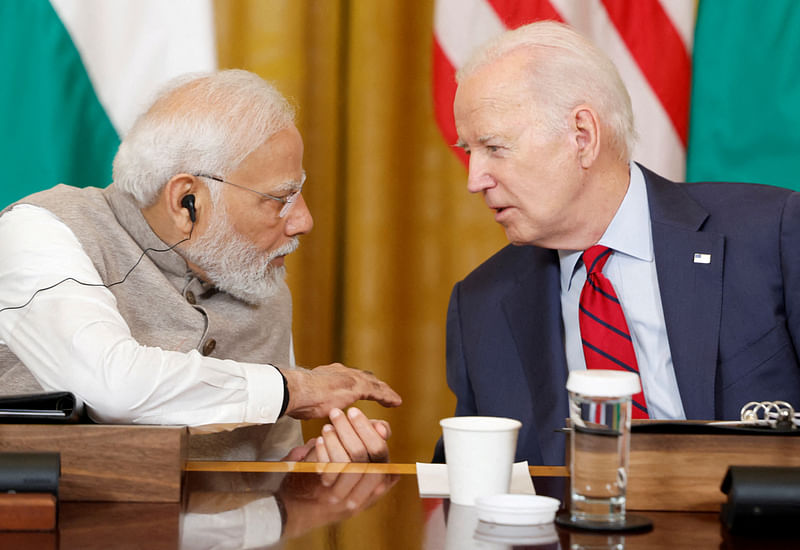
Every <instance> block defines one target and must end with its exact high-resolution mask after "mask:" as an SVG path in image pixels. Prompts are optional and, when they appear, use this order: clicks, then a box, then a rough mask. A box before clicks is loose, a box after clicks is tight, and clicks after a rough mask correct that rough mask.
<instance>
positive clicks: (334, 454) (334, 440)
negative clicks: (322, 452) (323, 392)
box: [322, 409, 351, 462]
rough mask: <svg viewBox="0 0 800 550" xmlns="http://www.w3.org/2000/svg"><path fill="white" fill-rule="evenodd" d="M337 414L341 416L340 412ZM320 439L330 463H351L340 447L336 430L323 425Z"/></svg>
mask: <svg viewBox="0 0 800 550" xmlns="http://www.w3.org/2000/svg"><path fill="white" fill-rule="evenodd" d="M334 410H336V409H334ZM339 414H342V413H341V411H339ZM322 439H323V440H324V441H325V448H326V449H327V451H328V456H329V457H330V461H331V462H351V460H350V455H349V454H348V452H347V451H346V450H345V448H344V446H343V445H342V442H341V440H340V438H339V435H338V433H337V431H336V428H334V427H333V426H332V425H331V424H325V425H324V426H323V427H322Z"/></svg>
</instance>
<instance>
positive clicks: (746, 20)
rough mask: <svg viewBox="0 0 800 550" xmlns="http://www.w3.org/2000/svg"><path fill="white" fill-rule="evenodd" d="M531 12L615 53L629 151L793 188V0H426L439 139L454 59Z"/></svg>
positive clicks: (701, 176)
mask: <svg viewBox="0 0 800 550" xmlns="http://www.w3.org/2000/svg"><path fill="white" fill-rule="evenodd" d="M540 19H552V20H557V21H562V22H564V23H567V24H569V25H571V26H573V27H574V28H576V29H577V30H579V31H581V32H582V33H583V34H584V35H586V36H588V37H589V38H590V39H591V40H592V41H593V42H594V43H595V44H597V46H598V47H600V48H601V49H602V50H603V51H605V52H606V54H607V55H608V56H609V57H610V58H611V59H612V60H613V61H614V62H615V64H616V65H617V68H618V69H619V71H620V74H621V76H622V79H623V80H624V81H625V84H626V86H627V87H628V90H629V92H630V94H631V101H632V103H633V111H634V117H635V120H636V127H637V130H638V132H639V136H640V139H639V142H638V143H637V145H636V148H635V149H634V152H633V158H634V160H637V161H639V162H642V163H643V164H645V165H646V166H648V167H649V168H651V169H653V170H655V171H656V172H659V173H661V174H662V175H664V176H666V177H668V178H671V179H674V180H684V179H686V180H688V181H700V180H721V181H753V182H759V183H769V184H773V185H781V186H784V187H791V188H794V189H800V183H798V182H800V180H799V179H798V178H796V177H795V176H794V166H795V165H796V164H797V161H798V160H800V114H798V113H800V110H799V109H798V108H797V105H799V104H800V71H799V70H797V59H798V57H800V2H797V1H796V0H770V1H769V2H756V1H755V0H699V2H698V1H697V0H524V1H523V0H436V7H435V13H434V53H433V67H434V69H433V79H434V105H435V111H436V116H437V122H438V124H439V127H440V128H441V130H442V133H443V134H444V136H445V139H447V140H448V142H449V143H453V142H455V128H454V125H453V115H452V101H453V96H454V94H455V81H454V74H455V71H456V70H457V69H458V67H460V66H461V64H463V63H464V62H465V60H466V59H467V58H468V56H469V54H470V53H471V52H472V50H473V48H475V47H476V46H478V45H479V44H481V43H482V42H484V41H485V40H487V39H488V38H491V37H492V36H494V35H496V34H498V33H500V32H503V31H504V30H505V29H507V28H515V27H518V26H520V25H523V24H525V23H529V22H531V21H536V20H540ZM457 154H458V153H457Z"/></svg>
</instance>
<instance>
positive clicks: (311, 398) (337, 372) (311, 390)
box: [281, 363, 403, 419]
mask: <svg viewBox="0 0 800 550" xmlns="http://www.w3.org/2000/svg"><path fill="white" fill-rule="evenodd" d="M281 372H282V373H283V375H284V376H285V377H286V383H287V386H288V390H289V404H288V406H287V407H286V414H287V415H289V416H291V417H293V418H299V419H308V418H323V417H325V416H328V414H329V413H330V412H331V411H332V410H333V409H344V408H346V407H348V406H350V405H352V404H353V403H355V402H356V401H358V400H359V399H368V400H371V401H377V402H378V403H380V404H381V405H383V406H384V407H397V406H398V405H400V404H401V403H402V402H403V400H402V399H401V397H400V396H399V395H398V394H397V392H395V391H394V390H393V389H392V388H390V387H389V385H388V384H387V383H386V382H382V381H381V380H379V379H378V378H376V377H375V375H373V374H372V373H371V372H367V371H362V370H358V369H352V368H349V367H345V366H344V365H342V364H341V363H332V364H330V365H323V366H321V367H317V368H315V369H311V370H308V369H303V368H298V369H281Z"/></svg>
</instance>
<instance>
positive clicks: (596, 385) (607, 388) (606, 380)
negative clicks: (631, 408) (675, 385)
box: [567, 369, 642, 397]
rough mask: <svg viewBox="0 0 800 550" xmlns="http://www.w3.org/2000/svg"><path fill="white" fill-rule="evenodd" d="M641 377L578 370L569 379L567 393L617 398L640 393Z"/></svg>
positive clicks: (617, 371)
mask: <svg viewBox="0 0 800 550" xmlns="http://www.w3.org/2000/svg"><path fill="white" fill-rule="evenodd" d="M641 388H642V386H641V383H640V382H639V375H638V374H635V373H632V372H625V371H619V370H601V369H590V370H577V371H570V373H569V376H568V377H567V391H571V392H573V393H579V394H581V395H589V396H594V397H617V396H623V395H633V394H634V393H639V391H640V390H641Z"/></svg>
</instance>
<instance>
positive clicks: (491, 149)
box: [486, 145, 500, 153]
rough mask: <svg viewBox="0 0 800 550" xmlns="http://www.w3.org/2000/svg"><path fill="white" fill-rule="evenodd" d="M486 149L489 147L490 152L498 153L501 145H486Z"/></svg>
mask: <svg viewBox="0 0 800 550" xmlns="http://www.w3.org/2000/svg"><path fill="white" fill-rule="evenodd" d="M486 149H487V150H488V151H489V152H490V153H496V152H498V151H499V150H500V146H499V145H487V146H486Z"/></svg>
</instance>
